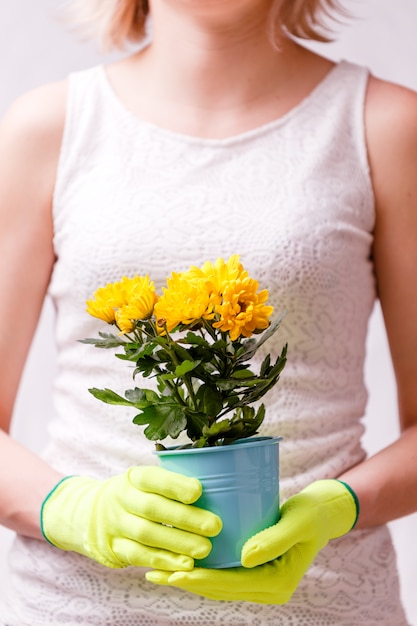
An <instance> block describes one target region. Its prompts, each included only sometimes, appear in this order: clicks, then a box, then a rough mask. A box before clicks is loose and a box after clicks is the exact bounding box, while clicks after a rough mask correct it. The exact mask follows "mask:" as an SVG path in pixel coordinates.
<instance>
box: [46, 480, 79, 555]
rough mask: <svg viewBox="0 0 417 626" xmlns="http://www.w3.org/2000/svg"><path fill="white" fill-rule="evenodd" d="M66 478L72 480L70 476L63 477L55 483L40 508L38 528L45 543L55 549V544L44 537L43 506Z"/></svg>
mask: <svg viewBox="0 0 417 626" xmlns="http://www.w3.org/2000/svg"><path fill="white" fill-rule="evenodd" d="M68 478H72V476H65V478H62V479H61V480H60V481H59V482H57V484H56V485H55V487H54V488H53V489H51V491H50V492H49V493H48V495H47V496H46V498H45V500H44V501H43V502H42V506H41V513H40V527H41V533H42V536H43V538H44V539H46V541H47V542H48V543H50V544H51V546H54V547H55V544H54V543H52V541H49V539H48V537H47V536H46V533H45V529H44V525H43V510H44V508H45V504H46V503H47V502H48V500H49V498H50V497H51V496H52V495H53V494H54V493H55V491H56V490H57V489H58V487H59V486H60V485H61V484H62V483H63V482H64V481H65V480H68Z"/></svg>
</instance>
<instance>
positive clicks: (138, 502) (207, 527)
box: [124, 488, 222, 537]
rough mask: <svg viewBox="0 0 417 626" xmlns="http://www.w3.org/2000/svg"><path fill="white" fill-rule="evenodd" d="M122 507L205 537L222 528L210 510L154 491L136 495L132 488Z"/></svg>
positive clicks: (219, 521) (152, 519)
mask: <svg viewBox="0 0 417 626" xmlns="http://www.w3.org/2000/svg"><path fill="white" fill-rule="evenodd" d="M124 508H127V509H128V510H129V511H130V512H131V513H134V514H135V515H138V516H140V517H142V518H144V519H147V520H151V521H154V522H158V523H160V524H169V525H170V526H175V527H176V528H180V529H181V530H185V531H187V532H191V533H195V534H197V535H204V536H206V537H214V536H216V535H218V534H219V532H220V531H221V529H222V522H221V519H220V518H219V517H218V515H215V514H214V513H211V512H210V511H207V510H205V509H201V508H199V507H197V506H191V505H189V504H183V503H182V502H177V501H175V500H170V499H168V498H166V497H164V496H161V495H158V494H155V493H145V492H142V493H141V494H140V497H138V492H137V491H136V490H135V489H134V488H132V489H130V490H129V491H128V492H126V493H125V495H124Z"/></svg>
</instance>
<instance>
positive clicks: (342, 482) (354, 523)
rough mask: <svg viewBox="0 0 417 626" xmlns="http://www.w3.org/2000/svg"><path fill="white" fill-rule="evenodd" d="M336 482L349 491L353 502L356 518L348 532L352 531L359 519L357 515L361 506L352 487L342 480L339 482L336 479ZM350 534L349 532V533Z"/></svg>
mask: <svg viewBox="0 0 417 626" xmlns="http://www.w3.org/2000/svg"><path fill="white" fill-rule="evenodd" d="M336 480H337V482H339V483H341V484H342V485H343V486H344V487H346V489H347V490H348V491H349V493H350V495H351V496H352V498H353V500H354V502H355V506H356V517H355V521H354V522H353V525H352V528H351V529H350V530H353V529H354V528H355V526H356V524H357V521H358V519H359V514H360V512H361V505H360V502H359V498H358V496H357V495H356V493H355V492H354V491H353V489H352V487H351V486H350V485H348V484H347V483H345V482H344V481H343V480H339V479H338V478H336ZM349 532H350V531H349Z"/></svg>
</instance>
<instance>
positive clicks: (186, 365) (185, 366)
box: [175, 360, 201, 378]
mask: <svg viewBox="0 0 417 626" xmlns="http://www.w3.org/2000/svg"><path fill="white" fill-rule="evenodd" d="M200 363H201V361H188V360H187V361H183V362H182V363H180V364H179V365H177V367H176V368H175V376H176V377H177V378H183V377H184V376H185V375H186V374H188V373H189V372H192V371H193V370H194V369H195V368H196V367H198V365H200Z"/></svg>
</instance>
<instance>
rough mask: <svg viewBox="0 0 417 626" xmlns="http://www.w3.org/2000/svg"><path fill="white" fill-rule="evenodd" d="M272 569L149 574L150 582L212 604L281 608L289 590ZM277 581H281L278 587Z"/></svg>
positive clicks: (202, 570)
mask: <svg viewBox="0 0 417 626" xmlns="http://www.w3.org/2000/svg"><path fill="white" fill-rule="evenodd" d="M273 570H276V567H275V564H274V565H272V564H271V565H267V566H262V567H260V568H257V569H256V570H245V569H244V568H234V569H230V570H228V569H225V570H208V569H207V570H206V569H202V568H195V569H193V570H192V571H189V572H178V571H176V572H172V573H171V574H169V573H168V572H149V573H148V574H149V575H148V574H147V575H146V576H147V579H148V580H149V581H150V582H154V583H156V584H159V585H168V586H173V587H178V588H179V589H183V590H184V591H189V592H191V593H195V594H198V595H200V596H203V597H205V598H209V599H212V600H229V601H246V602H257V603H261V604H285V603H286V602H288V600H289V599H290V598H291V596H292V593H293V591H294V588H293V587H289V586H288V585H287V584H286V580H285V578H286V577H285V575H284V574H283V573H282V574H281V572H278V574H279V576H278V578H277V572H276V571H273ZM279 578H282V584H280V580H279Z"/></svg>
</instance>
